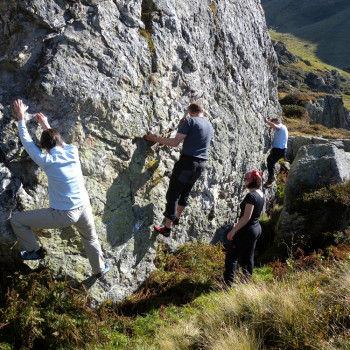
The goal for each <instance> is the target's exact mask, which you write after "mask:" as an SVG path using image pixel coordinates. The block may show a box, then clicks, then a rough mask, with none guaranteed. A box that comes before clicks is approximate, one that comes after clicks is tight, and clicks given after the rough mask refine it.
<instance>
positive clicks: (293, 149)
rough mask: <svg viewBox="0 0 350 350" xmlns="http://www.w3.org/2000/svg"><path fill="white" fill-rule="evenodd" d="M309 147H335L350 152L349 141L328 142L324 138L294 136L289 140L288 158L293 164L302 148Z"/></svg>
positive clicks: (336, 140) (335, 140)
mask: <svg viewBox="0 0 350 350" xmlns="http://www.w3.org/2000/svg"><path fill="white" fill-rule="evenodd" d="M309 145H334V146H335V147H336V148H338V149H342V150H344V151H345V152H350V140H349V139H334V140H328V139H324V138H322V137H308V136H292V137H289V139H288V148H287V155H286V158H287V159H288V160H290V161H291V162H292V161H293V160H294V158H295V157H296V155H297V153H298V151H299V149H300V147H302V146H309Z"/></svg>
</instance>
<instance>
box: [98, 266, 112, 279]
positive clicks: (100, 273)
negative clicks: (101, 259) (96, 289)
mask: <svg viewBox="0 0 350 350" xmlns="http://www.w3.org/2000/svg"><path fill="white" fill-rule="evenodd" d="M110 269H111V266H110V265H109V264H108V263H105V269H104V270H103V271H102V272H99V273H98V274H96V277H97V278H103V277H104V276H105V274H106V273H107V272H108V271H109V270H110Z"/></svg>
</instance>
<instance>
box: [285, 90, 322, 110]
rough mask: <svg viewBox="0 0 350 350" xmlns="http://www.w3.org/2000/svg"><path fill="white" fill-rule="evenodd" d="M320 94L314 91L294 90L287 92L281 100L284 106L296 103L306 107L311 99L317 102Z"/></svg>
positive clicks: (295, 104)
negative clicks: (313, 92)
mask: <svg viewBox="0 0 350 350" xmlns="http://www.w3.org/2000/svg"><path fill="white" fill-rule="evenodd" d="M318 96H319V95H317V94H312V93H303V92H299V91H297V92H292V93H289V94H285V95H284V96H283V97H282V98H281V99H280V100H279V102H280V104H281V105H282V106H287V105H294V106H300V107H304V106H305V105H306V104H307V103H309V102H310V101H313V102H316V100H317V97H318Z"/></svg>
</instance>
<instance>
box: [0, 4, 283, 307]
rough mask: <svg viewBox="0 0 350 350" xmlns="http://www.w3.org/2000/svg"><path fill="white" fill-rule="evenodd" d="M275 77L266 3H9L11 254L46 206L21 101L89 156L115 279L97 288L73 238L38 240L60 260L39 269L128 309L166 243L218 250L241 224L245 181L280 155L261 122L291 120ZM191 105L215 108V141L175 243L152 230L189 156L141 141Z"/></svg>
mask: <svg viewBox="0 0 350 350" xmlns="http://www.w3.org/2000/svg"><path fill="white" fill-rule="evenodd" d="M277 70H278V63H277V59H276V56H275V53H274V50H273V47H272V44H271V42H270V39H269V35H268V31H267V28H266V24H265V18H264V13H263V10H262V8H261V5H260V1H258V0H239V1H234V0H229V1H209V0H205V1H203V0H194V1H189V0H182V1H180V2H179V1H175V0H143V1H141V0H135V1H129V0H120V1H113V0H103V1H97V0H81V1H71V0H45V1H44V0H31V1H29V0H8V1H2V2H0V133H1V136H2V138H1V143H0V147H1V152H0V157H1V158H0V161H1V169H3V170H2V174H3V175H1V176H2V177H1V186H2V188H3V190H2V194H1V195H2V196H3V198H2V202H1V204H0V205H1V208H0V213H1V217H2V226H1V248H0V249H1V257H2V258H3V259H7V256H6V254H7V252H9V247H10V246H11V245H12V244H13V243H14V242H15V237H14V235H13V233H12V231H11V229H10V227H9V221H8V218H9V217H10V215H11V212H14V211H16V210H28V209H34V208H41V207H43V206H47V205H48V199H47V187H46V186H47V184H46V178H45V175H44V174H43V172H42V171H41V170H40V169H38V167H37V166H36V165H35V164H34V163H33V162H32V161H31V160H30V159H29V158H28V156H27V155H26V153H25V152H24V151H23V148H22V147H21V144H20V142H19V140H18V136H17V130H16V122H15V119H14V116H13V113H12V110H11V105H12V102H13V100H14V99H15V98H22V99H23V100H24V102H25V103H26V104H28V105H29V111H28V122H27V124H28V128H29V131H30V133H31V135H33V137H34V140H35V141H37V140H38V138H39V137H40V132H41V130H40V129H39V128H38V127H37V125H36V123H35V121H34V120H33V118H34V115H35V113H36V112H38V111H41V112H43V113H44V114H46V115H47V116H48V118H49V120H50V122H51V126H52V127H53V128H57V129H58V130H59V131H60V132H61V134H62V135H63V137H64V139H65V141H66V142H68V143H74V144H76V145H77V146H78V147H79V152H80V156H81V163H82V170H83V174H84V177H85V182H86V187H87V189H88V192H89V194H90V199H91V202H92V206H93V211H94V214H95V220H96V228H97V232H98V235H99V238H100V240H101V244H102V247H103V251H104V254H105V257H106V260H107V261H108V262H109V263H110V264H111V266H112V270H111V272H110V273H109V274H108V275H107V278H106V281H104V282H100V281H99V282H96V283H92V282H93V281H92V280H91V278H90V277H89V276H90V274H91V271H90V268H89V265H88V262H87V259H86V257H85V255H84V251H83V247H82V244H81V242H80V239H79V237H78V235H77V234H76V231H75V229H74V228H68V229H65V230H61V231H58V230H44V231H41V232H40V231H38V232H37V234H38V237H39V239H40V241H41V243H42V244H43V245H44V246H45V247H46V249H47V250H48V252H49V254H48V257H47V258H45V259H44V261H43V262H41V264H44V265H45V266H48V267H50V268H51V269H52V270H53V271H54V272H55V273H56V275H57V276H69V277H70V278H72V279H73V280H76V281H78V282H83V283H85V284H86V285H87V286H88V288H89V290H90V292H91V294H92V295H93V296H94V298H95V299H96V300H103V299H106V298H112V299H113V300H120V299H123V298H125V297H126V296H127V295H129V294H130V293H132V292H133V291H134V290H136V289H137V288H138V286H140V284H141V283H142V282H143V281H144V280H145V279H146V277H147V276H148V275H149V273H150V272H151V271H152V270H153V269H154V268H155V267H154V264H153V260H154V257H155V254H156V249H157V246H158V244H159V242H163V241H165V242H166V244H167V245H168V246H169V247H170V249H173V250H174V249H176V247H178V246H179V245H181V244H183V243H184V242H186V241H188V240H193V239H198V240H201V241H210V240H211V239H212V237H213V236H214V235H215V232H216V231H217V230H218V229H219V228H220V227H222V226H223V225H224V224H226V223H229V222H232V221H233V219H235V218H236V216H237V208H238V203H239V201H240V200H241V199H242V197H243V195H244V189H243V186H242V182H243V181H242V179H243V174H244V172H245V171H247V170H251V169H252V168H257V169H261V168H262V166H263V162H264V158H265V153H266V150H267V148H268V147H269V138H268V137H267V135H266V133H265V131H266V126H265V125H264V122H263V119H262V117H263V116H270V117H272V116H279V115H280V114H281V110H280V106H279V104H278V100H277V91H276V88H277ZM194 100H201V101H202V102H203V103H204V105H205V108H206V116H207V117H208V119H209V120H210V121H211V122H212V124H213V126H214V129H215V135H214V138H213V141H212V144H211V148H210V158H209V161H208V167H207V171H206V173H205V174H204V176H203V177H202V178H201V180H200V181H199V182H198V183H197V184H196V186H195V188H194V191H193V193H192V196H191V200H190V201H191V206H190V208H189V209H186V211H185V212H184V217H183V218H182V219H181V224H180V225H179V226H178V228H177V229H176V230H174V231H173V233H172V236H171V238H170V239H168V240H164V239H163V238H160V237H157V236H156V235H155V233H154V232H153V229H152V223H153V222H156V223H158V222H160V221H161V220H162V218H163V215H162V212H163V210H164V205H165V193H166V189H167V185H168V181H169V175H170V174H171V170H172V167H173V164H174V162H175V161H176V160H177V159H178V156H179V149H169V148H168V147H165V146H159V145H153V144H151V143H147V142H146V141H144V140H143V139H142V136H143V135H145V134H146V132H147V130H148V129H152V130H153V132H154V133H156V134H159V135H163V136H169V135H174V133H175V132H176V128H177V126H178V124H179V122H180V120H181V119H182V118H183V117H184V116H185V115H186V107H187V106H188V104H189V103H190V102H192V101H194ZM14 249H17V248H14ZM37 264H38V263H37V262H33V263H30V264H29V265H30V266H31V267H35V266H37Z"/></svg>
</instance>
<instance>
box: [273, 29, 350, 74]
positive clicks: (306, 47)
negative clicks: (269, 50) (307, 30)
mask: <svg viewBox="0 0 350 350" xmlns="http://www.w3.org/2000/svg"><path fill="white" fill-rule="evenodd" d="M269 33H270V37H271V39H272V40H276V41H282V42H283V43H284V44H285V45H286V47H287V50H288V51H290V52H291V53H292V54H293V55H295V56H299V57H301V58H302V59H303V60H307V61H309V62H310V63H311V66H308V65H307V64H305V63H304V62H302V61H301V60H299V61H298V63H296V64H294V65H295V66H299V67H300V68H301V69H302V70H304V71H306V72H313V71H315V70H317V69H320V70H321V71H325V70H333V69H335V70H337V71H339V72H340V73H341V74H342V75H344V76H350V74H349V73H348V72H345V71H343V70H341V69H339V68H337V67H334V66H331V65H329V64H326V63H324V62H322V61H321V60H320V59H319V58H318V57H317V55H316V52H317V44H314V43H312V42H309V41H306V40H304V39H300V38H297V37H295V36H294V35H292V34H289V33H278V32H276V31H275V30H272V29H271V30H269Z"/></svg>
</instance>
